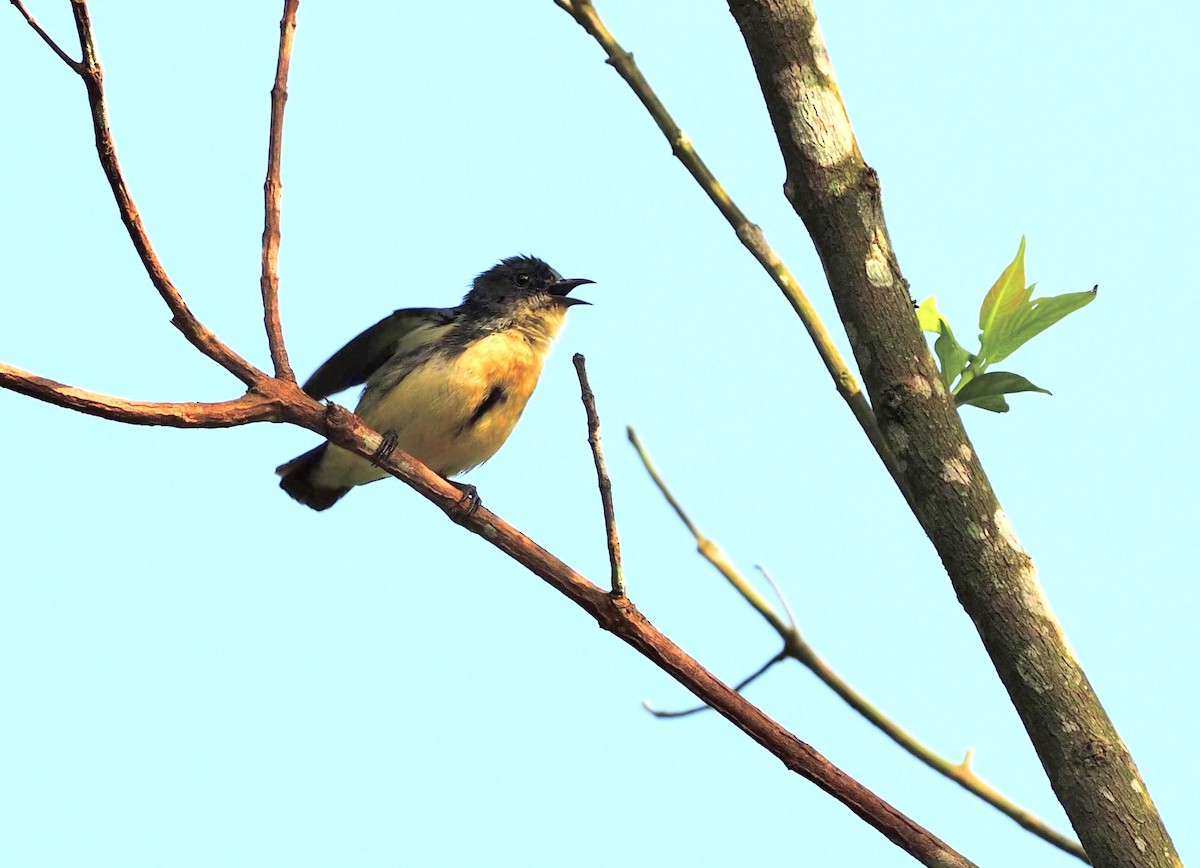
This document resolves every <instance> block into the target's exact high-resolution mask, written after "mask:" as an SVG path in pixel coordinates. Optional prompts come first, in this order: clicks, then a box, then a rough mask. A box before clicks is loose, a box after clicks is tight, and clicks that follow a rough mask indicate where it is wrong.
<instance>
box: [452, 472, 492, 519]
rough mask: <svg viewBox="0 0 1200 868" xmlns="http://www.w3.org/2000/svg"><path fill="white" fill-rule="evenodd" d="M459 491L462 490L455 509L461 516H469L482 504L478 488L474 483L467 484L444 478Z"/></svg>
mask: <svg viewBox="0 0 1200 868" xmlns="http://www.w3.org/2000/svg"><path fill="white" fill-rule="evenodd" d="M446 481H447V482H449V483H450V484H451V485H453V486H454V487H455V488H457V489H458V490H459V491H461V492H462V497H460V498H459V500H458V504H457V511H458V513H459V515H461V516H462V517H463V518H470V517H471V516H472V515H474V514H475V511H476V510H478V509H479V507H480V506H481V505H482V504H483V501H482V500H480V499H479V489H478V488H476V487H475V486H474V485H469V484H468V483H466V482H453V481H451V480H446Z"/></svg>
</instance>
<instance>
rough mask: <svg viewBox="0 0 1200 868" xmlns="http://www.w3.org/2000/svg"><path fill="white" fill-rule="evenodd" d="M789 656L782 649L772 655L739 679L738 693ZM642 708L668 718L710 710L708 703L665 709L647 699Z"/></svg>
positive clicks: (736, 686) (735, 686)
mask: <svg viewBox="0 0 1200 868" xmlns="http://www.w3.org/2000/svg"><path fill="white" fill-rule="evenodd" d="M787 658H788V655H787V652H786V651H780V652H779V653H778V654H776V655H775V656H774V657H772V658H771V659H770V660H768V661H767V662H766V663H764V664H763V665H762V666H760V667H758V668H757V669H755V670H754V671H753V672H752V673H750V674H749V675H747V676H746V677H745V678H743V679H742V680H741V681H739V682H738V683H737V684H735V685H734V686H733V689H734V690H736V691H737V692H738V693H741V692H742V691H743V690H745V689H746V688H747V687H749V686H750V685H751V684H753V683H754V682H755V681H756V680H757V679H758V677H759V676H760V675H764V674H766V673H767V672H768V671H769V670H770V669H771V667H772V666H774V665H775V664H776V663H779V662H780V661H783V660H786V659H787ZM642 708H644V709H646V711H648V712H650V713H651V714H652V715H654V716H655V717H667V718H677V717H690V716H691V715H693V714H698V713H699V712H701V711H708V706H707V705H695V706H693V707H691V708H685V709H684V710H682V711H663V710H662V709H659V708H655V707H654V706H653V705H651V704H650V703H649V702H648V701H647V700H645V699H643V700H642Z"/></svg>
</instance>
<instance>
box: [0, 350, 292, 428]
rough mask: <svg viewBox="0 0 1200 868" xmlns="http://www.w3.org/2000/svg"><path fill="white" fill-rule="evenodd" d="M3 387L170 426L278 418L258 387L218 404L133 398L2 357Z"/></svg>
mask: <svg viewBox="0 0 1200 868" xmlns="http://www.w3.org/2000/svg"><path fill="white" fill-rule="evenodd" d="M0 388H3V389H9V390H11V391H13V392H19V393H20V394H22V395H28V396H29V397H30V398H36V399H37V400H39V401H45V402H46V403H47V404H54V405H55V406H57V407H65V408H66V409H68V410H75V411H77V412H80V413H83V414H85V415H88V416H99V417H100V418H101V419H111V420H112V421H114V422H125V423H128V424H130V425H165V426H167V427H169V428H232V427H234V426H236V425H245V424H246V423H248V422H267V421H271V422H277V421H279V419H281V418H282V415H283V413H282V409H281V406H280V402H279V401H278V400H277V399H276V398H273V397H268V396H266V395H263V394H258V393H255V392H248V393H247V394H245V395H243V396H242V397H240V398H235V399H234V400H232V401H221V402H219V403H215V404H210V403H197V402H194V401H188V402H184V403H179V404H172V403H161V402H158V401H130V400H127V399H125V398H114V397H112V396H111V395H102V394H100V393H99V392H89V391H87V390H86V389H78V388H76V387H75V386H68V385H66V384H65V383H59V382H56V381H54V380H50V379H47V378H45V377H39V376H38V375H37V374H31V373H29V372H28V371H23V370H21V369H20V368H15V367H13V366H12V365H6V364H4V363H3V362H0Z"/></svg>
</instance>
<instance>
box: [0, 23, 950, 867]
mask: <svg viewBox="0 0 1200 868" xmlns="http://www.w3.org/2000/svg"><path fill="white" fill-rule="evenodd" d="M285 8H286V7H285ZM72 9H73V11H74V14H75V21H76V29H77V30H78V33H79V39H80V46H81V48H82V51H83V62H82V64H81V67H82V71H81V72H80V75H81V76H82V77H83V79H84V82H85V85H86V86H87V91H88V99H89V104H90V106H91V109H92V117H93V126H94V128H95V133H96V144H97V151H98V153H99V156H100V162H101V165H102V167H103V168H104V171H105V174H106V176H107V177H108V179H109V183H110V186H111V187H112V189H113V194H114V197H115V198H116V200H117V204H118V207H119V209H120V211H121V216H122V220H123V221H124V222H125V225H126V228H127V229H128V231H129V234H130V237H131V239H132V240H133V242H134V246H135V247H136V248H137V250H138V253H139V255H140V257H141V259H142V263H143V265H144V266H145V268H146V270H147V273H148V274H149V275H150V277H151V280H152V281H153V282H154V284H155V287H156V288H157V289H158V290H159V293H160V295H162V297H163V298H164V300H165V301H166V302H167V304H168V306H169V307H170V308H171V310H172V311H173V312H174V314H175V319H174V322H175V324H176V326H177V327H179V328H180V330H181V331H183V333H184V334H185V336H187V337H188V339H189V340H190V341H191V342H192V343H193V344H194V345H196V346H197V348H199V349H200V350H201V351H202V352H204V353H205V355H207V356H209V357H210V358H213V359H214V360H215V361H217V362H218V363H220V364H221V365H222V366H223V367H225V368H226V369H227V370H230V371H231V372H233V373H234V374H235V375H237V376H239V377H240V378H242V379H243V381H244V382H246V383H247V384H248V385H250V386H251V387H252V392H251V394H250V395H248V396H246V398H245V399H243V401H244V402H245V403H247V404H249V403H253V402H254V401H255V400H259V399H261V400H264V401H265V402H267V403H270V404H271V405H272V407H273V411H272V413H271V414H270V415H264V417H263V418H272V419H276V420H280V421H285V422H289V423H292V424H296V425H301V426H303V427H306V428H309V429H310V430H313V431H315V432H317V433H319V434H321V435H322V436H324V437H325V438H326V439H328V440H329V441H330V442H333V443H335V444H337V445H338V446H341V447H342V448H344V449H348V450H349V451H351V452H353V453H354V454H356V455H359V456H360V457H363V458H367V459H368V460H373V461H374V462H375V463H376V464H377V465H378V466H380V467H381V468H383V469H384V470H385V471H387V472H388V473H390V474H392V475H393V476H396V477H397V478H400V479H401V480H403V481H404V482H405V483H407V484H408V485H409V486H411V487H412V488H414V489H416V490H417V492H418V493H420V494H421V495H422V496H424V497H426V498H427V499H429V500H431V501H433V502H434V503H435V504H436V505H438V506H439V507H440V508H442V509H443V510H444V511H445V512H446V513H447V514H448V515H449V516H451V517H452V518H453V519H454V520H455V521H457V522H459V523H460V524H462V525H464V526H465V527H467V528H468V529H470V530H471V531H472V532H474V533H476V534H478V535H480V536H482V537H483V538H484V539H485V540H487V541H488V542H490V543H491V544H492V545H494V546H496V547H497V548H499V549H500V550H501V551H503V552H505V553H506V554H508V555H509V556H510V557H512V558H513V559H515V560H516V561H517V562H519V563H521V564H522V565H524V566H525V567H526V568H527V569H529V570H530V571H531V572H533V573H534V574H535V575H537V576H539V577H540V578H542V579H543V580H544V581H546V582H547V583H548V584H550V585H551V586H552V587H554V588H556V589H557V590H558V591H560V592H561V593H563V594H564V595H565V596H567V597H568V598H569V599H571V600H572V601H573V602H575V603H576V604H577V605H579V606H580V607H581V608H583V609H584V610H585V611H587V612H588V613H589V614H590V615H592V617H594V618H595V619H596V621H597V622H598V623H599V625H600V626H601V627H602V628H603V629H605V630H608V631H610V632H612V633H614V634H615V635H617V636H619V637H620V638H621V639H622V640H623V641H625V642H626V643H627V644H629V645H631V646H632V647H634V648H635V649H636V650H637V651H639V652H640V653H641V654H643V655H644V656H645V657H647V658H648V659H649V660H651V662H653V663H655V664H656V665H658V666H659V667H660V668H662V669H663V670H664V671H666V672H667V673H668V674H670V675H672V676H673V677H674V678H676V680H678V681H679V682H680V683H681V684H682V685H684V686H685V687H686V688H687V689H689V690H691V691H692V692H693V693H694V694H696V696H698V697H699V698H701V699H702V700H703V701H704V702H706V703H707V704H708V705H710V706H712V707H713V708H714V709H715V710H717V711H718V712H719V713H720V714H722V715H723V716H725V717H726V718H727V719H729V720H730V721H731V722H732V723H733V724H734V725H735V726H737V727H738V728H739V729H741V730H742V731H743V732H745V733H746V734H747V735H749V736H750V737H751V738H752V739H754V740H755V741H756V742H757V743H759V744H760V745H762V746H763V747H765V748H766V749H767V750H769V751H770V752H771V753H772V754H774V755H775V756H776V757H778V758H779V759H780V760H781V761H782V762H783V763H784V765H785V766H786V767H787V768H789V769H791V770H793V771H795V772H796V773H798V774H800V775H802V776H804V777H805V778H807V779H809V780H811V781H813V782H814V783H816V784H817V785H818V786H819V787H821V788H822V789H823V790H825V791H826V792H829V793H830V794H831V795H833V796H834V797H835V798H837V799H838V800H839V801H841V802H842V803H843V804H845V805H846V806H847V807H849V808H850V809H851V810H852V811H854V812H855V813H856V814H857V815H859V816H860V817H862V818H863V819H864V820H866V822H867V823H869V824H870V825H871V826H872V827H874V828H875V829H877V830H879V831H880V832H882V833H883V834H884V835H886V836H887V837H888V838H889V840H892V841H893V842H895V843H897V844H898V845H899V846H901V847H903V848H904V849H905V850H906V851H907V852H909V853H910V854H912V855H913V856H915V857H916V858H917V859H919V860H920V861H921V862H922V863H923V864H925V865H930V866H970V865H971V864H972V863H970V862H969V861H968V860H966V859H965V858H963V857H962V856H961V855H960V854H958V853H956V852H955V851H954V850H952V849H951V848H949V847H948V846H947V845H946V844H944V843H943V842H942V841H940V840H938V839H937V838H936V837H934V836H933V835H932V834H930V833H929V832H928V831H927V830H925V829H924V828H922V827H921V826H919V825H917V824H916V823H914V822H913V821H912V820H910V819H909V818H908V817H906V816H904V815H903V814H901V813H900V812H899V811H897V810H896V809H895V808H893V807H891V806H890V805H888V804H887V803H886V802H884V801H883V800H882V799H880V798H879V797H878V796H876V795H875V794H874V793H872V792H871V791H870V790H868V789H866V788H865V787H863V786H862V785H861V784H859V783H858V782H857V781H855V780H854V779H853V778H850V777H849V776H847V775H846V774H844V773H843V772H842V771H841V770H839V769H838V768H837V767H835V766H833V765H832V764H831V763H829V762H828V760H826V759H825V758H824V757H823V756H821V755H820V754H819V753H817V752H816V751H815V750H813V749H812V748H811V747H810V746H809V745H807V744H805V743H803V742H801V741H800V740H799V739H797V738H796V737H795V736H794V735H792V734H791V733H789V732H787V731H786V730H784V729H783V728H782V727H780V726H779V724H777V723H776V722H775V721H773V720H771V719H770V718H769V717H767V716H766V715H765V714H764V713H763V712H762V711H761V710H760V709H758V708H756V707H755V706H754V705H752V704H750V703H749V702H748V701H746V700H745V699H744V698H743V697H742V696H740V695H739V694H738V693H737V692H735V691H733V690H730V688H729V687H727V686H726V685H724V684H722V683H721V682H720V681H719V680H717V679H716V678H715V677H714V676H713V675H712V674H711V673H710V672H708V671H707V670H706V669H704V668H703V667H701V666H700V664H699V663H697V662H696V661H695V660H693V659H692V658H691V657H689V656H688V655H687V654H685V653H684V652H683V651H682V649H680V648H679V647H678V646H677V645H675V644H674V643H673V642H671V641H670V640H669V639H667V637H665V636H664V635H663V634H661V633H660V632H658V631H657V630H656V629H654V627H653V626H652V625H650V623H649V622H648V621H647V620H646V619H645V618H644V617H643V616H642V615H641V613H640V612H638V611H637V609H636V608H635V607H634V606H633V604H632V603H631V602H630V601H629V600H628V599H627V598H626V597H624V596H618V595H615V594H608V593H605V592H604V591H602V590H601V589H600V588H598V587H596V586H595V585H593V584H591V583H590V582H588V581H587V580H586V579H584V578H583V577H582V576H580V575H579V574H578V573H576V572H575V571H574V570H572V569H571V568H570V567H568V566H567V565H566V564H564V563H563V562H562V561H560V560H558V559H557V558H555V557H554V556H553V555H551V554H550V553H549V552H547V551H546V550H545V549H543V548H541V547H540V546H538V545H537V544H536V543H534V542H533V541H532V540H530V539H529V538H528V537H526V536H525V535H524V534H522V533H520V532H519V531H518V530H516V528H513V527H512V526H511V525H509V524H507V523H506V522H504V521H503V520H502V519H500V518H499V517H498V516H495V515H494V514H492V513H491V512H490V511H489V510H487V509H484V508H479V509H478V510H477V511H475V512H474V513H471V514H466V513H464V511H463V510H462V509H461V508H460V500H461V492H460V491H459V490H458V489H457V488H455V487H454V486H452V485H451V484H450V483H448V482H446V481H445V480H444V479H442V478H441V477H439V476H437V475H436V474H434V473H433V472H432V471H430V470H429V469H428V468H426V467H425V466H424V465H422V464H421V463H420V462H418V461H416V460H415V459H413V458H412V457H411V456H408V455H404V454H401V453H399V452H394V453H391V454H390V455H388V457H386V458H380V457H379V447H380V445H381V442H382V438H381V437H380V436H379V434H378V433H376V432H374V431H372V430H371V429H369V428H368V427H366V425H364V424H363V422H362V421H361V420H360V419H358V418H357V417H356V416H354V415H353V414H352V413H350V412H348V411H347V410H344V409H343V408H341V407H338V406H337V405H334V404H330V405H322V404H320V403H319V402H317V401H314V400H313V399H311V398H310V397H309V396H307V395H305V394H304V393H303V392H302V391H301V390H300V388H299V386H297V385H296V384H295V383H294V382H291V381H289V380H286V379H282V378H270V377H267V376H266V375H265V374H263V373H262V372H261V371H258V370H257V369H256V368H254V367H253V366H251V365H250V364H249V363H248V362H246V361H245V360H244V359H242V358H241V357H240V356H237V355H236V354H235V353H233V352H232V351H231V350H230V349H229V348H228V347H226V346H225V345H224V344H223V343H221V342H220V341H219V340H218V339H217V338H216V337H215V335H213V334H212V333H211V332H209V331H208V330H207V329H206V328H204V326H202V325H201V324H200V323H199V322H198V321H197V320H196V319H195V318H194V317H193V316H192V315H191V313H190V311H188V309H187V306H186V305H185V304H184V301H183V298H182V297H181V296H180V294H179V293H178V291H177V290H176V289H175V287H174V286H173V285H172V284H171V282H170V280H169V278H168V277H167V275H166V273H165V271H164V269H163V268H162V265H161V263H160V262H159V260H158V258H157V256H156V255H155V254H154V252H153V248H152V247H151V245H150V242H149V239H148V237H147V236H146V233H145V230H144V227H143V226H142V223H141V219H140V217H139V216H138V214H137V209H136V208H135V207H134V205H133V201H132V198H131V197H130V195H129V193H128V190H127V189H126V186H125V182H124V179H123V178H122V176H121V172H120V168H119V165H118V164H117V161H116V155H115V151H114V150H113V146H112V135H111V132H110V130H109V128H108V122H107V118H106V111H105V105H104V93H103V86H102V76H101V71H100V66H99V63H98V62H97V59H96V52H95V46H94V43H93V38H92V32H91V24H90V20H89V18H88V11H87V6H86V2H85V0H72ZM286 17H287V16H286V13H285V21H286ZM35 29H36V28H35ZM285 39H286V36H285V35H281V43H282V42H283V41H284V40H285ZM282 53H283V52H282V49H281V54H282ZM268 316H269V315H268ZM4 373H5V375H6V376H7V377H8V379H6V381H5V383H4V384H5V385H11V386H12V387H13V388H16V389H18V390H20V391H23V392H24V393H25V394H29V395H31V396H33V397H37V398H40V399H42V400H48V401H52V402H54V403H57V404H59V405H60V406H64V407H70V408H72V409H76V410H79V411H81V412H87V413H90V414H92V415H101V416H106V417H108V418H121V419H122V421H138V422H140V421H145V420H146V418H148V416H149V415H153V414H155V413H158V414H159V415H158V419H159V420H160V421H163V420H173V422H172V421H163V423H164V424H173V423H178V424H181V425H183V426H184V427H198V426H202V425H203V424H205V423H206V422H209V421H211V420H212V418H213V417H214V412H213V411H214V408H222V409H225V410H228V409H229V408H230V407H232V406H233V405H241V404H242V401H237V402H229V403H228V404H224V405H200V404H193V405H162V404H157V405H156V404H148V403H137V402H121V401H120V400H119V399H114V398H109V397H107V396H102V395H95V394H93V393H86V392H82V391H81V390H75V389H72V388H71V387H68V386H63V385H62V384H58V383H54V382H52V381H49V380H43V379H42V378H37V377H34V376H33V375H29V374H25V372H21V371H17V370H16V369H11V368H6V369H5V371H4ZM180 408H184V409H180ZM188 413H193V414H194V415H193V416H192V417H191V418H185V417H186V416H187V414H188ZM139 414H140V415H139ZM251 415H253V414H251Z"/></svg>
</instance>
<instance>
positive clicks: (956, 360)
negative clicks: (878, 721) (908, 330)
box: [917, 295, 972, 390]
mask: <svg viewBox="0 0 1200 868" xmlns="http://www.w3.org/2000/svg"><path fill="white" fill-rule="evenodd" d="M917 323H918V324H919V325H920V326H921V329H922V331H927V332H933V333H934V334H936V335H937V336H938V339H937V340H936V341H934V342H933V351H934V352H935V353H936V354H937V357H938V365H939V366H940V368H941V375H942V384H943V385H944V386H945V387H946V389H947V390H949V389H950V384H951V383H953V382H954V381H955V380H956V379H958V376H959V374H961V373H962V372H963V369H965V368H966V367H967V362H968V361H970V360H971V358H972V356H971V354H970V353H969V352H967V351H966V350H965V349H963V347H962V345H961V344H960V343H959V342H958V340H957V339H956V338H955V337H954V332H952V331H951V330H950V323H949V322H948V321H947V319H946V318H945V317H944V316H942V314H941V312H940V311H939V310H938V309H937V302H936V301H935V300H934V297H933V296H932V295H931V296H929V298H927V299H925V300H924V301H923V302H921V305H920V306H919V307H918V308H917Z"/></svg>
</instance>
